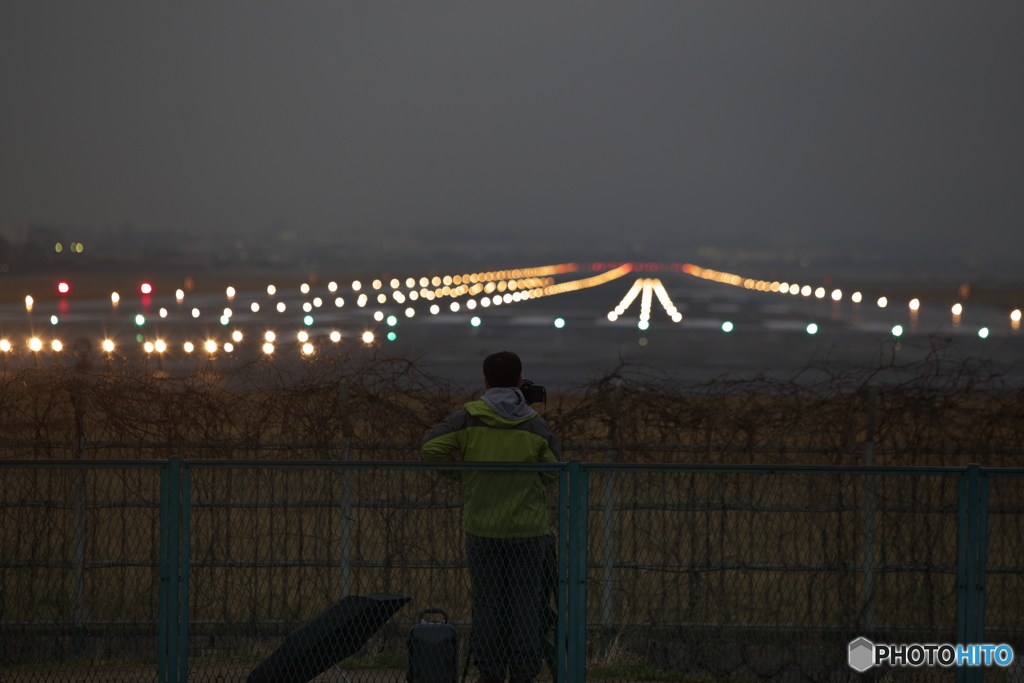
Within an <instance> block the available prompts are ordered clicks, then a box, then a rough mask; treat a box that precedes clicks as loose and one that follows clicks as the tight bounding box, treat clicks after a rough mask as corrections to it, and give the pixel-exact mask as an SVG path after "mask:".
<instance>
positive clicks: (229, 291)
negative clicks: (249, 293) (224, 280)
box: [224, 287, 235, 299]
mask: <svg viewBox="0 0 1024 683" xmlns="http://www.w3.org/2000/svg"><path fill="white" fill-rule="evenodd" d="M224 293H225V294H227V295H228V298H229V299H234V298H235V288H234V287H228V288H227V289H226V290H224Z"/></svg>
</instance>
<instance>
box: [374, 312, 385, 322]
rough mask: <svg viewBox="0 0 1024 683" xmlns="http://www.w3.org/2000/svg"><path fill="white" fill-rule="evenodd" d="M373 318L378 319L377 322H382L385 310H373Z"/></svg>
mask: <svg viewBox="0 0 1024 683" xmlns="http://www.w3.org/2000/svg"><path fill="white" fill-rule="evenodd" d="M373 319H374V320H376V321H377V322H380V321H381V320H383V319H384V312H383V311H374V312H373Z"/></svg>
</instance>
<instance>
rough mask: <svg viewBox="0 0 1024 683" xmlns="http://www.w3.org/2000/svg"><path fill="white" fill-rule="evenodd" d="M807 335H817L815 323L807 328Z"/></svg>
mask: <svg viewBox="0 0 1024 683" xmlns="http://www.w3.org/2000/svg"><path fill="white" fill-rule="evenodd" d="M807 334H818V326H817V324H815V323H811V324H810V325H808V326H807Z"/></svg>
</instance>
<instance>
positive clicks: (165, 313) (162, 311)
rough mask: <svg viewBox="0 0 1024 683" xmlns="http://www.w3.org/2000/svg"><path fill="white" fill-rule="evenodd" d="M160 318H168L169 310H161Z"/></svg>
mask: <svg viewBox="0 0 1024 683" xmlns="http://www.w3.org/2000/svg"><path fill="white" fill-rule="evenodd" d="M160 317H161V318H166V317H167V309H166V308H161V309H160Z"/></svg>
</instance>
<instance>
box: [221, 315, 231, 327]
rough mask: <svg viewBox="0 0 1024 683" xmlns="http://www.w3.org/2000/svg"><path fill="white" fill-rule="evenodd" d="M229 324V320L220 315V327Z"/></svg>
mask: <svg viewBox="0 0 1024 683" xmlns="http://www.w3.org/2000/svg"><path fill="white" fill-rule="evenodd" d="M230 322H231V318H229V317H227V316H226V315H222V316H221V317H220V324H221V325H227V324H228V323H230Z"/></svg>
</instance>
